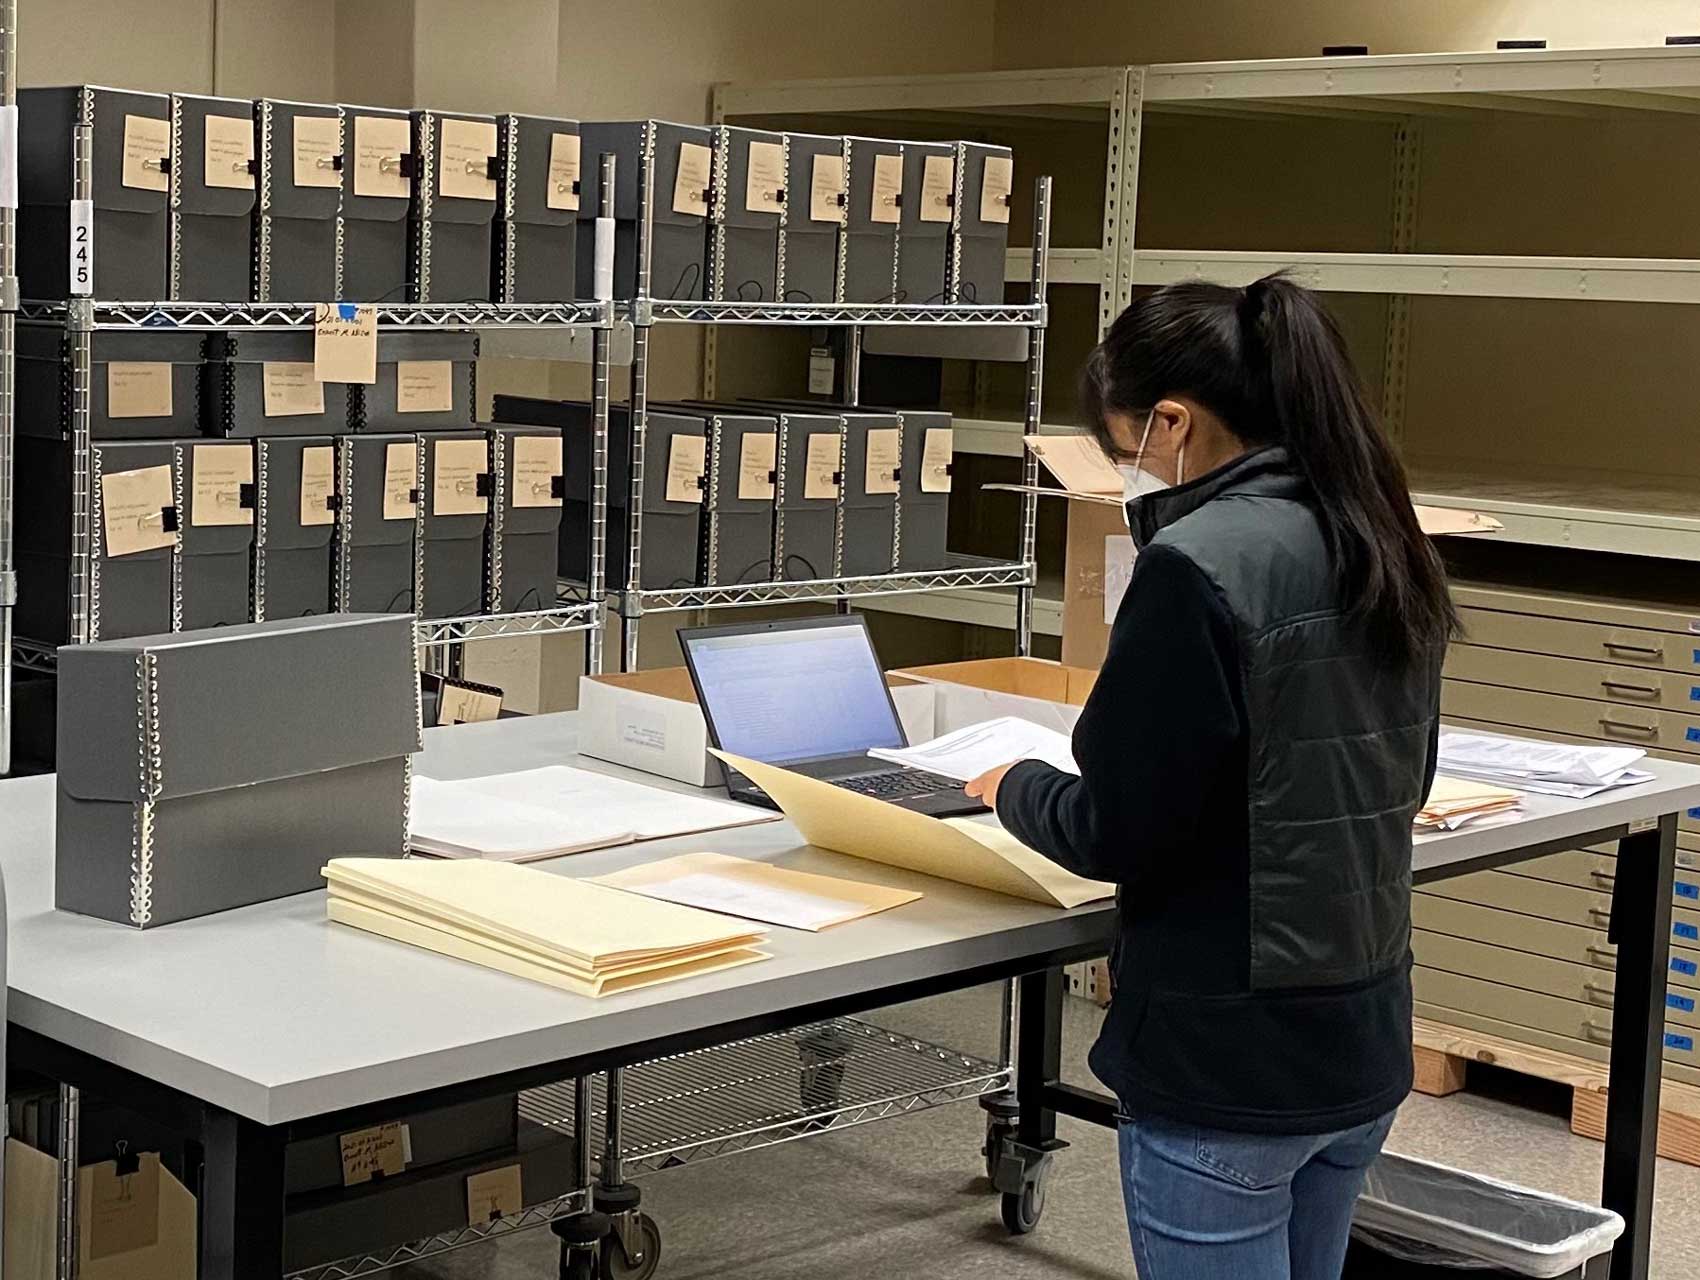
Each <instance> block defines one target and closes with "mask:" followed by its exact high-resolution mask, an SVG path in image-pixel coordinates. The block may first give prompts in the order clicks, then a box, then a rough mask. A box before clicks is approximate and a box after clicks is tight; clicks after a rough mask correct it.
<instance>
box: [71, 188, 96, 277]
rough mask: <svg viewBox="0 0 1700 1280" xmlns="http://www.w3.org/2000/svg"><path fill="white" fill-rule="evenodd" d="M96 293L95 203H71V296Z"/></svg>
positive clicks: (89, 201)
mask: <svg viewBox="0 0 1700 1280" xmlns="http://www.w3.org/2000/svg"><path fill="white" fill-rule="evenodd" d="M93 293H94V201H93V200H73V201H71V295H72V296H73V297H77V298H87V297H89V296H91V295H92V294H93Z"/></svg>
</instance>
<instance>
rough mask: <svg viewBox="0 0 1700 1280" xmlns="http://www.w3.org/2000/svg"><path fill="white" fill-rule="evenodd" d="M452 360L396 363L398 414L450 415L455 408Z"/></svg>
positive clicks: (401, 361) (453, 366)
mask: <svg viewBox="0 0 1700 1280" xmlns="http://www.w3.org/2000/svg"><path fill="white" fill-rule="evenodd" d="M454 381H455V364H454V361H453V360H398V361H396V366H395V411H396V412H397V413H449V412H451V411H452V410H453V409H454V407H455V388H454Z"/></svg>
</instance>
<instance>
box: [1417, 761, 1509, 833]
mask: <svg viewBox="0 0 1700 1280" xmlns="http://www.w3.org/2000/svg"><path fill="white" fill-rule="evenodd" d="M1521 803H1522V802H1521V800H1520V799H1519V797H1518V795H1517V793H1516V792H1515V791H1507V790H1506V789H1505V788H1504V787H1496V786H1493V785H1491V784H1489V783H1486V782H1472V781H1470V780H1468V779H1465V778H1449V777H1447V776H1446V775H1445V774H1436V775H1435V778H1434V786H1432V787H1431V788H1429V793H1428V799H1427V800H1426V801H1424V802H1423V807H1422V808H1421V809H1420V810H1418V811H1417V817H1416V825H1417V826H1418V827H1420V828H1423V829H1426V830H1431V831H1456V830H1457V829H1458V828H1459V827H1462V826H1464V825H1465V824H1466V823H1470V822H1474V821H1476V820H1477V819H1478V818H1486V817H1490V816H1493V815H1495V814H1502V813H1511V812H1513V811H1514V810H1516V809H1517V808H1518V807H1519V805H1520V804H1521Z"/></svg>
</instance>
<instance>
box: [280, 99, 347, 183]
mask: <svg viewBox="0 0 1700 1280" xmlns="http://www.w3.org/2000/svg"><path fill="white" fill-rule="evenodd" d="M293 132H294V137H293V138H292V139H291V142H292V144H293V149H294V178H295V185H296V186H298V187H340V186H341V185H342V171H341V170H340V169H338V168H337V167H336V162H337V157H338V156H339V155H341V154H342V121H340V120H338V119H337V118H336V117H335V116H296V117H295V127H294V130H293Z"/></svg>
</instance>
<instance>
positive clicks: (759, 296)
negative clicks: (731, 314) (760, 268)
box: [738, 280, 767, 302]
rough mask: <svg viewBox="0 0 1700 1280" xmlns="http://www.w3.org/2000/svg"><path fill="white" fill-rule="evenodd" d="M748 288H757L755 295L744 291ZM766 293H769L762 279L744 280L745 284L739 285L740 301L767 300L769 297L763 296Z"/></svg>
mask: <svg viewBox="0 0 1700 1280" xmlns="http://www.w3.org/2000/svg"><path fill="white" fill-rule="evenodd" d="M746 289H754V290H755V297H753V298H752V297H750V296H749V295H748V294H747V293H745V292H744V291H745V290H746ZM766 293H767V290H766V289H764V288H763V287H762V283H761V281H760V280H746V281H744V283H743V284H741V285H739V286H738V301H739V302H766V301H767V298H766V297H764V296H763V295H765V294H766Z"/></svg>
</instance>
